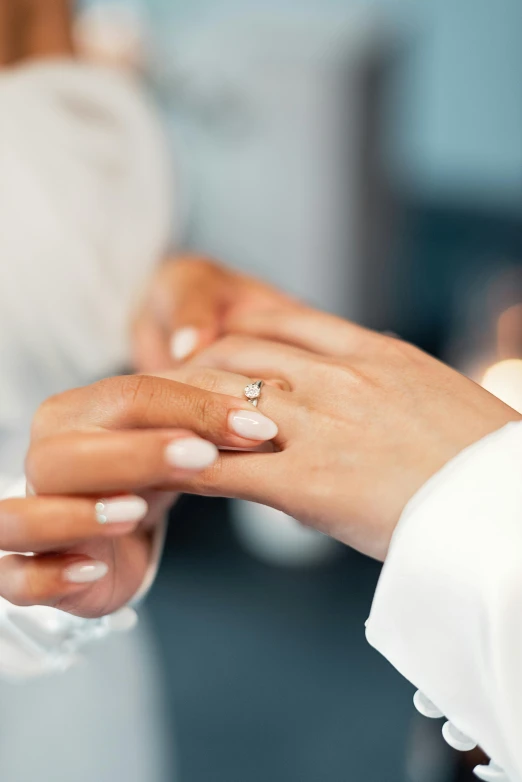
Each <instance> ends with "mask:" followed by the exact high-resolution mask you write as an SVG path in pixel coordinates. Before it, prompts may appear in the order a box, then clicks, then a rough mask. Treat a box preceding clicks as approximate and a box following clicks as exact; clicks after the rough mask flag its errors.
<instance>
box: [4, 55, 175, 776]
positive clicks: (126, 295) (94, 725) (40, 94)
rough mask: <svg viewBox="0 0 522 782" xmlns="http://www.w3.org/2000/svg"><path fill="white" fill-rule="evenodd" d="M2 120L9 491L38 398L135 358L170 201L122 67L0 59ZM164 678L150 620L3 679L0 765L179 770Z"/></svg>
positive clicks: (31, 772) (28, 770)
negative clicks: (135, 332)
mask: <svg viewBox="0 0 522 782" xmlns="http://www.w3.org/2000/svg"><path fill="white" fill-rule="evenodd" d="M0 117H1V120H0V370H1V378H2V379H1V383H0V493H1V492H2V490H5V488H6V486H8V485H9V484H10V482H11V481H12V480H13V478H15V477H16V476H19V475H21V474H23V455H24V452H25V449H26V445H27V437H28V429H29V425H30V421H31V418H32V415H33V412H34V410H35V409H36V407H37V406H38V404H39V403H40V402H41V401H42V400H43V399H45V398H46V397H47V396H49V395H50V394H53V393H56V392H59V391H62V390H65V389H67V388H69V387H72V386H77V385H82V384H85V383H89V382H91V381H93V380H96V379H98V378H100V377H102V376H103V375H106V374H112V373H114V372H116V371H118V370H119V369H123V368H124V367H125V366H126V365H127V363H128V325H129V317H130V312H131V307H132V305H133V303H134V301H135V299H136V297H137V295H138V294H139V291H140V288H141V286H142V284H143V282H144V281H145V279H146V278H147V277H148V276H149V275H150V273H151V271H152V268H153V266H154V265H155V264H156V263H157V262H158V261H159V259H160V258H161V256H162V254H163V253H164V251H165V248H166V245H167V242H168V239H169V233H170V230H171V228H170V222H171V220H170V217H171V214H172V211H173V204H172V198H171V192H170V190H171V188H170V172H169V160H168V156H167V154H166V150H165V147H164V144H163V137H162V134H161V130H160V128H159V127H158V125H157V122H156V119H155V117H154V113H153V111H151V109H150V107H149V106H148V105H147V103H146V101H145V99H144V98H143V96H142V95H141V93H140V91H139V89H138V88H137V85H135V84H133V83H132V82H131V81H130V80H129V79H128V78H127V77H126V76H124V75H123V74H119V73H117V72H116V71H112V70H106V69H102V68H99V67H95V66H87V65H82V64H79V63H76V62H72V61H69V60H63V61H62V60H57V61H55V62H49V63H46V64H38V65H26V66H23V67H20V68H16V69H9V70H4V71H1V72H0ZM22 610H25V609H22ZM30 610H31V609H27V611H30ZM49 610H52V609H49ZM8 640H9V643H8ZM15 651H16V649H15ZM13 665H14V669H16V670H15V672H16V673H17V674H18V675H21V676H22V678H23V676H24V674H27V675H29V674H30V675H34V674H35V673H38V656H37V655H35V657H34V659H33V660H31V661H28V660H26V659H25V658H24V657H23V655H22V653H21V652H20V653H18V654H13V642H12V638H11V639H4V638H3V637H2V625H1V622H0V675H1V674H2V672H6V670H5V669H7V668H9V670H8V671H7V672H8V673H12V672H13ZM159 675H160V674H159V673H158V666H157V661H156V659H155V653H154V648H153V642H152V639H151V638H150V635H149V633H148V632H147V631H146V627H145V624H144V623H143V622H140V624H139V625H138V628H137V629H136V630H135V631H134V632H133V633H131V634H128V635H125V636H120V635H114V636H111V637H110V638H108V639H105V640H104V641H103V642H100V643H99V644H97V645H93V646H92V648H91V649H90V650H89V654H88V658H87V662H85V663H84V664H83V665H80V666H76V667H73V668H72V669H71V670H69V671H67V672H66V673H64V674H61V675H59V676H52V677H46V678H43V679H42V678H38V679H32V680H31V681H30V682H28V683H26V684H24V685H22V686H20V685H12V684H8V683H1V684H0V778H1V779H5V780H8V781H9V782H18V781H19V780H20V782H26V780H30V779H33V778H34V779H36V778H40V779H42V778H43V779H52V780H53V782H62V780H63V782H66V781H67V782H70V780H71V779H74V780H76V782H84V780H85V782H87V780H88V781H89V782H91V780H92V779H96V780H98V782H113V780H115V779H118V780H119V779H121V780H123V779H125V780H126V782H160V780H164V779H165V778H169V779H170V778H172V776H171V774H172V771H171V770H168V769H167V766H168V756H167V753H166V751H165V742H164V741H163V738H162V734H163V731H164V729H165V723H164V714H163V712H162V709H163V704H162V698H161V695H160V693H161V690H162V686H161V685H162V682H161V681H158V677H159Z"/></svg>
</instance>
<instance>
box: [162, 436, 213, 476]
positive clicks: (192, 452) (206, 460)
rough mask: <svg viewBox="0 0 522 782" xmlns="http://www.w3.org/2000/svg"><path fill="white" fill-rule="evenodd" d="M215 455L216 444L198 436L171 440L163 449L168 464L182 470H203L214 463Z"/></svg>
mask: <svg viewBox="0 0 522 782" xmlns="http://www.w3.org/2000/svg"><path fill="white" fill-rule="evenodd" d="M217 457H218V449H217V448H216V446H215V445H213V444H212V443H209V442H207V441H206V440H200V439H199V438H198V437H185V438H183V439H181V440H173V442H171V443H169V444H168V445H167V448H166V449H165V458H166V460H167V462H168V463H169V464H170V466H171V467H180V468H181V469H183V470H203V469H205V467H209V466H210V465H211V464H214V462H215V461H216V459H217Z"/></svg>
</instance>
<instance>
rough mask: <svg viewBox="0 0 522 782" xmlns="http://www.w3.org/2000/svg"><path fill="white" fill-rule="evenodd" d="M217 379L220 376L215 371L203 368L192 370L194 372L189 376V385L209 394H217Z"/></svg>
mask: <svg viewBox="0 0 522 782" xmlns="http://www.w3.org/2000/svg"><path fill="white" fill-rule="evenodd" d="M219 379H220V375H219V373H218V372H217V371H215V370H212V369H206V368H203V367H202V368H194V371H193V372H191V374H190V375H189V382H190V385H194V386H196V387H197V388H202V389H205V391H210V392H219Z"/></svg>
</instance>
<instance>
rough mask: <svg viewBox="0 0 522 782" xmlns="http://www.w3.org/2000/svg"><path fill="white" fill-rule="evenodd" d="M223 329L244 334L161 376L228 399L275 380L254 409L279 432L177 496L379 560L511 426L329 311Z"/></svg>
mask: <svg viewBox="0 0 522 782" xmlns="http://www.w3.org/2000/svg"><path fill="white" fill-rule="evenodd" d="M229 325H230V327H231V328H233V329H234V331H236V332H242V335H240V336H239V335H237V334H236V335H235V336H229V337H226V338H225V339H223V340H221V341H220V342H217V343H216V344H215V345H213V346H211V347H209V348H207V349H206V350H204V351H202V352H201V353H199V354H198V355H197V356H196V357H195V358H194V359H193V360H192V361H191V362H189V363H188V364H187V365H186V366H184V367H182V368H180V369H179V370H177V371H175V372H174V373H172V375H171V376H172V377H175V378H176V379H178V380H180V381H182V382H185V383H190V384H194V385H196V386H198V387H200V388H206V389H212V390H213V391H217V392H219V393H225V394H228V395H234V394H236V395H238V396H242V394H243V389H244V386H245V385H246V384H247V383H249V382H251V381H252V380H255V379H269V378H271V379H273V378H277V379H279V380H280V381H282V382H281V383H280V387H272V386H266V385H265V386H264V387H263V391H262V395H261V397H260V400H259V407H258V410H260V411H262V412H263V413H265V414H266V415H267V416H269V417H270V418H271V419H272V420H274V421H275V422H276V423H277V425H278V428H279V432H278V435H277V437H276V438H275V440H274V443H275V446H276V448H277V452H275V453H249V454H238V453H229V454H223V455H222V458H221V459H220V461H219V463H218V464H216V465H215V466H214V467H210V468H209V469H208V470H206V471H205V472H203V473H202V474H200V475H198V476H195V477H194V478H193V479H191V480H190V481H188V482H187V483H186V484H185V485H184V488H185V490H188V491H194V492H198V493H204V494H218V495H221V494H223V495H226V496H230V497H240V498H243V499H248V500H253V501H256V502H261V503H264V504H267V505H272V506H273V507H276V508H279V509H280V510H283V511H285V512H286V513H288V514H290V515H291V516H294V517H295V518H297V519H298V520H300V521H302V522H303V523H305V524H308V525H310V526H313V527H316V528H317V529H319V530H321V531H323V532H325V533H327V534H329V535H331V536H332V537H334V538H337V539H338V540H340V541H342V542H344V543H346V544H348V545H350V546H353V547H354V548H357V549H359V550H360V551H362V552H364V553H366V554H369V555H371V556H373V557H376V558H377V559H384V558H385V556H386V552H387V550H388V546H389V543H390V540H391V536H392V534H393V531H394V529H395V526H396V524H397V522H398V520H399V517H400V515H401V513H402V511H403V509H404V507H405V505H406V504H407V502H408V501H409V500H410V499H411V498H412V497H413V495H414V494H415V492H416V491H417V490H418V489H419V488H420V487H421V486H422V485H423V484H424V483H425V482H426V481H427V480H428V479H429V478H430V477H431V476H433V475H434V474H435V473H436V472H437V471H438V470H439V469H440V468H441V467H442V466H443V465H444V464H446V463H447V462H448V461H449V460H450V459H452V458H453V457H454V456H456V455H457V454H458V453H459V452H460V451H462V450H463V449H464V448H466V447H467V446H469V445H471V444H472V443H474V442H475V441H477V440H479V439H481V438H482V437H484V436H485V435H487V434H489V433H491V432H493V431H495V430H496V429H499V428H500V427H502V426H504V425H505V424H507V423H508V422H510V421H518V420H521V416H520V415H519V414H518V413H516V412H515V411H514V410H512V409H511V408H510V407H508V406H506V405H505V404H504V403H503V402H500V401H499V400H498V399H497V398H496V397H493V396H492V395H490V394H489V393H488V392H487V391H485V390H484V389H482V388H481V387H479V386H477V385H476V384H475V383H473V382H472V381H471V380H469V379H467V378H465V377H463V376H462V375H460V374H459V373H457V372H456V371H454V370H452V369H450V368H449V367H447V366H445V365H444V364H442V363H440V362H439V361H437V360H435V359H433V358H432V357H430V356H428V355H427V354H425V353H423V352H422V351H420V350H418V349H417V348H415V347H413V346H412V345H409V344H407V343H404V342H401V341H400V340H398V339H394V338H391V337H388V336H383V335H381V334H377V333H373V332H371V331H367V330H366V329H363V328H360V327H358V326H355V325H353V324H351V323H348V322H346V321H344V320H341V319H339V318H336V317H333V316H330V315H325V314H323V313H320V312H316V311H314V310H310V309H308V308H305V307H299V306H294V307H292V308H286V309H281V310H277V311H273V312H257V313H255V312H254V313H253V314H252V315H249V314H245V313H244V314H240V315H239V314H238V315H237V317H236V318H235V319H234V320H232V319H231V320H230V323H229ZM274 340H277V342H276V341H274ZM283 343H286V344H283ZM231 373H232V374H231Z"/></svg>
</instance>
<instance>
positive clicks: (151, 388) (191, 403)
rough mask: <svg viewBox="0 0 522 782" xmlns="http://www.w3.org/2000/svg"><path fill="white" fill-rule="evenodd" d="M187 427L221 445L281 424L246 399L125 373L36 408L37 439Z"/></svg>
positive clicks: (269, 435)
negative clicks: (90, 432)
mask: <svg viewBox="0 0 522 782" xmlns="http://www.w3.org/2000/svg"><path fill="white" fill-rule="evenodd" d="M172 428H181V429H187V430H189V431H191V432H194V433H196V434H198V435H199V436H200V437H203V438H204V439H205V440H209V441H210V442H212V443H214V444H215V445H218V446H227V447H231V448H248V447H250V446H252V445H255V444H257V443H259V442H264V441H266V440H272V439H273V438H274V437H275V436H276V435H277V426H276V424H275V423H274V422H273V421H271V420H270V419H269V418H267V417H266V416H263V415H262V414H261V413H259V412H257V411H256V410H255V409H253V408H252V405H250V404H249V403H248V402H247V401H246V400H241V399H237V398H236V397H233V396H227V395H225V394H218V393H213V392H211V391H206V390H204V389H202V388H195V387H193V386H189V385H186V384H184V383H178V382H176V381H174V380H167V379H165V378H161V377H149V376H148V375H127V376H123V377H113V378H109V379H107V380H101V381H99V382H98V383H94V384H93V385H91V386H86V387H84V388H77V389H74V390H72V391H69V392H66V393H65V394H59V395H58V396H55V397H51V398H50V399H49V400H47V401H46V402H44V404H43V405H42V406H41V407H40V409H39V410H38V412H37V414H36V416H35V420H34V423H33V431H32V435H33V440H35V439H39V438H41V437H46V436H48V435H50V434H58V433H60V432H70V431H74V430H89V429H90V430H93V429H111V430H114V429H172Z"/></svg>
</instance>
